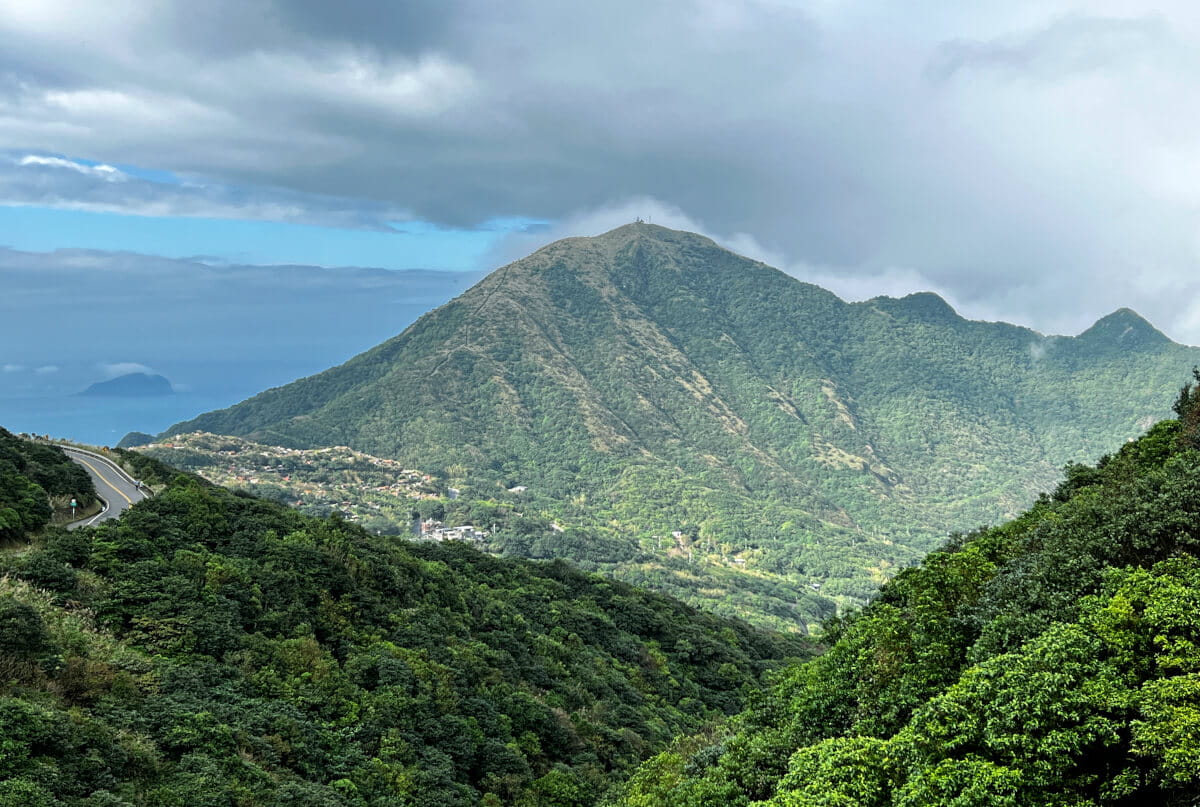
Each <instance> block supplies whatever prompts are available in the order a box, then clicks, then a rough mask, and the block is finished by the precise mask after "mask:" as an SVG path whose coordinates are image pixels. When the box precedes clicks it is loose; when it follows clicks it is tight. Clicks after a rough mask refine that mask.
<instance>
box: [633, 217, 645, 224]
mask: <svg viewBox="0 0 1200 807" xmlns="http://www.w3.org/2000/svg"><path fill="white" fill-rule="evenodd" d="M633 223H634V224H645V222H644V221H642V217H641V216H638V217H637V218H636V219H634V220H633Z"/></svg>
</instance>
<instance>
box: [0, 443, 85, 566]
mask: <svg viewBox="0 0 1200 807" xmlns="http://www.w3.org/2000/svg"><path fill="white" fill-rule="evenodd" d="M95 498H96V489H95V487H93V485H92V480H91V477H89V476H88V475H87V472H86V471H84V470H83V468H81V467H79V466H78V465H76V464H75V463H73V462H71V460H69V459H67V456H66V455H65V454H64V453H63V452H62V451H60V450H59V449H58V448H55V447H54V446H49V445H43V444H39V443H34V442H32V441H30V440H23V439H21V438H19V437H17V436H15V435H13V434H12V433H10V432H8V431H6V430H5V429H0V546H3V545H4V544H7V543H12V542H15V541H21V540H23V539H24V538H25V537H26V535H28V534H29V533H31V532H34V531H36V530H39V529H41V528H42V527H43V526H45V525H46V524H47V523H48V522H49V521H50V519H51V516H52V515H54V513H55V510H60V511H64V512H65V513H66V517H68V518H69V516H70V501H71V499H76V500H77V501H78V502H79V503H80V505H81V506H82V507H83V508H87V507H88V506H89V505H91V503H92V502H93V501H95Z"/></svg>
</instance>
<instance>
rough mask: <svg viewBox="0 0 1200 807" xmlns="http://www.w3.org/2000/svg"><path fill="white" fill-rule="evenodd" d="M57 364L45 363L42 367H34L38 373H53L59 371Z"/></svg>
mask: <svg viewBox="0 0 1200 807" xmlns="http://www.w3.org/2000/svg"><path fill="white" fill-rule="evenodd" d="M58 369H59V368H58V365H57V364H43V365H42V366H41V367H37V368H34V371H33V372H34V373H35V374H36V375H53V374H54V373H57V372H58Z"/></svg>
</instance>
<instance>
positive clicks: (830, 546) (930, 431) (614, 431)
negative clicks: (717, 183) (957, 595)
mask: <svg viewBox="0 0 1200 807" xmlns="http://www.w3.org/2000/svg"><path fill="white" fill-rule="evenodd" d="M1114 318H1115V319H1114ZM1138 323H1142V324H1140V325H1139V324H1138ZM1100 342H1104V343H1105V344H1108V345H1113V344H1115V345H1117V346H1119V348H1120V349H1111V348H1105V349H1098V347H1097V344H1098V343H1100ZM1134 348H1136V349H1134ZM1198 362H1200V351H1198V350H1196V349H1193V348H1186V347H1183V346H1180V345H1177V344H1174V343H1172V342H1170V341H1169V340H1167V339H1166V338H1165V337H1162V335H1161V334H1159V333H1158V332H1157V331H1155V330H1154V329H1153V328H1152V327H1151V326H1149V324H1148V323H1144V320H1141V319H1140V318H1137V317H1136V315H1135V314H1133V313H1132V312H1117V313H1116V314H1114V315H1112V316H1111V317H1107V318H1105V319H1104V320H1101V322H1099V323H1097V325H1096V326H1095V327H1094V328H1092V329H1091V330H1089V331H1088V332H1086V333H1085V334H1083V335H1081V336H1080V337H1078V338H1071V337H1045V336H1043V335H1041V334H1038V333H1036V332H1034V331H1031V330H1029V329H1027V328H1021V327H1017V326H1014V325H1008V324H1004V323H984V322H973V321H969V320H965V319H963V318H961V317H960V316H959V315H958V314H957V313H955V312H954V310H953V309H952V308H951V307H950V306H949V305H948V304H946V303H945V301H943V300H942V299H941V298H939V297H937V296H936V295H932V294H917V295H910V296H909V297H905V298H903V299H900V300H895V299H891V298H886V297H881V298H876V299H873V300H868V301H866V302H863V303H847V302H844V301H843V300H841V299H839V298H838V297H836V296H835V295H834V294H832V293H830V292H828V291H826V290H824V289H821V288H819V287H817V286H814V285H811V284H808V283H803V282H801V281H799V280H797V279H795V278H793V277H791V276H789V275H786V274H784V273H783V272H780V271H778V270H776V269H773V268H771V267H769V266H767V265H765V264H763V263H760V262H757V261H753V260H749V259H747V258H744V257H741V256H739V255H736V254H734V253H733V252H730V251H728V250H726V249H723V248H722V247H720V246H718V245H717V244H715V243H714V242H713V241H711V240H709V239H707V238H704V237H703V236H699V235H696V234H693V233H686V232H678V231H674V230H670V229H667V228H664V227H658V226H654V225H650V224H643V223H637V224H629V225H626V226H623V227H620V228H618V229H616V230H613V231H611V232H608V233H605V234H603V235H600V236H597V237H594V238H568V239H565V240H563V241H558V242H556V243H553V244H550V245H548V246H546V247H544V248H542V249H540V250H538V251H537V252H535V253H533V254H532V255H530V256H528V257H527V258H524V259H522V260H519V261H516V262H514V263H511V264H509V265H508V266H505V267H503V268H501V269H498V270H497V271H495V272H493V273H492V274H491V275H489V276H488V277H487V278H485V279H484V280H483V281H481V282H480V283H479V284H477V285H476V286H474V287H473V288H471V289H470V290H469V291H467V292H466V293H464V294H463V295H461V296H460V297H458V298H457V299H455V300H453V301H451V302H450V303H447V304H446V305H444V306H442V307H441V308H438V309H436V310H434V311H431V312H430V313H428V314H426V315H425V316H424V317H422V318H421V319H419V320H418V321H417V322H415V323H414V324H413V325H412V326H411V327H409V328H408V329H407V330H406V331H404V332H403V333H402V334H400V335H399V336H397V337H395V338H394V339H391V340H389V341H387V342H385V343H383V344H381V345H379V346H378V347H376V348H374V349H372V350H370V351H367V352H366V353H363V354H362V355H360V356H357V357H355V358H353V359H351V360H350V361H348V362H346V363H345V364H343V365H341V366H339V367H335V368H333V369H331V370H328V371H326V372H324V373H321V374H319V375H316V376H312V377H310V378H305V379H302V380H300V381H297V382H294V383H292V384H289V385H287V386H285V387H281V388H277V389H272V390H268V391H267V392H264V393H262V394H260V395H258V396H256V397H254V398H252V399H250V400H248V401H246V402H244V403H241V404H239V405H237V406H234V407H232V408H230V409H226V410H222V411H219V412H213V413H210V414H206V415H202V416H201V417H199V418H196V419H195V420H192V421H188V422H186V423H181V424H178V425H177V426H175V427H173V428H172V429H171V430H170V432H169V433H178V432H184V431H194V430H203V431H209V432H215V433H224V434H234V435H241V436H246V437H250V438H252V439H255V440H258V441H260V442H268V443H275V444H280V445H287V446H294V447H313V446H322V445H334V444H344V445H349V446H352V447H354V448H358V449H361V450H364V451H367V452H369V453H371V454H375V455H379V456H385V457H393V458H396V459H399V460H401V461H402V462H404V463H406V464H408V465H409V467H416V468H424V469H429V470H434V471H438V472H441V473H443V474H445V475H446V476H447V477H448V478H449V479H450V480H452V482H453V483H454V484H455V485H456V487H458V488H459V489H461V490H464V491H474V492H475V493H476V494H478V495H479V496H481V497H490V496H493V495H498V494H502V493H503V491H504V489H507V488H509V487H514V486H521V487H525V488H527V489H528V491H529V494H528V495H529V496H541V497H543V498H542V499H540V501H542V502H543V503H544V504H545V506H547V507H551V508H558V512H559V513H562V514H567V515H569V516H570V517H571V518H573V519H575V520H576V522H577V523H578V520H586V519H592V520H593V521H594V523H598V524H603V525H606V528H609V529H612V530H615V531H616V532H617V533H618V534H620V535H623V536H626V537H628V538H629V539H630V540H638V541H640V542H641V545H642V547H643V548H646V547H648V546H651V547H656V548H661V550H662V551H664V552H667V553H668V554H669V553H672V552H675V553H679V552H682V553H685V554H686V556H687V557H694V555H695V553H696V551H697V549H698V548H701V549H704V550H705V553H706V555H707V556H711V557H714V558H720V559H723V560H720V561H717V560H714V562H725V563H733V562H734V561H736V562H737V564H738V568H739V569H740V568H755V567H757V568H759V569H761V570H770V571H773V572H778V573H780V574H787V575H793V576H798V577H799V578H801V579H805V580H810V579H811V580H817V581H823V585H824V586H825V588H824V589H823V592H824V593H834V594H844V595H847V596H856V597H857V596H864V595H865V594H866V593H867V592H869V591H870V590H872V588H873V586H874V584H875V583H874V582H872V578H874V579H876V580H877V579H882V577H884V576H886V575H887V574H888V571H887V570H888V568H889V567H895V566H897V565H901V564H906V563H908V562H910V561H912V560H914V559H915V558H916V557H918V556H919V554H920V552H921V551H923V550H925V549H928V548H929V547H930V546H931V544H933V543H934V542H935V541H938V540H940V539H941V537H942V536H944V534H945V531H946V530H949V529H960V528H966V527H970V526H973V525H975V524H978V523H982V522H984V521H990V520H994V519H997V518H1000V517H1002V516H1005V515H1010V514H1012V513H1015V512H1017V511H1019V509H1020V508H1022V507H1024V506H1025V505H1027V504H1028V503H1029V501H1030V500H1031V499H1032V498H1033V496H1034V495H1035V494H1036V493H1037V492H1039V491H1041V490H1044V489H1046V488H1047V487H1049V486H1050V484H1051V483H1052V482H1053V480H1054V479H1055V478H1056V477H1057V475H1058V469H1059V468H1061V467H1062V465H1063V464H1064V463H1067V462H1072V461H1082V460H1086V459H1091V458H1094V457H1096V456H1098V455H1099V454H1100V453H1101V452H1103V451H1104V450H1105V449H1106V448H1107V447H1109V446H1111V445H1113V444H1116V443H1119V442H1121V441H1123V440H1125V439H1126V438H1128V437H1132V436H1134V435H1135V434H1137V433H1139V432H1140V431H1141V430H1142V429H1144V428H1145V427H1146V425H1148V424H1149V423H1151V422H1153V421H1154V420H1155V419H1157V418H1160V417H1163V416H1165V415H1167V414H1168V413H1169V409H1170V403H1171V398H1172V394H1173V391H1174V390H1175V389H1176V388H1177V387H1178V383H1179V380H1180V379H1181V378H1184V377H1185V376H1186V374H1187V372H1188V370H1189V369H1190V368H1191V367H1192V365H1194V364H1196V363H1198ZM667 535H674V536H675V537H674V539H665V540H664V539H663V536H667Z"/></svg>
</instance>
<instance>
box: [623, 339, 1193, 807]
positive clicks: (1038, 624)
mask: <svg viewBox="0 0 1200 807" xmlns="http://www.w3.org/2000/svg"><path fill="white" fill-rule="evenodd" d="M1116 332H1117V333H1118V334H1123V333H1126V331H1125V330H1124V326H1122V327H1121V328H1120V329H1119V330H1117V331H1116ZM1179 410H1180V414H1181V415H1182V418H1181V422H1178V421H1175V420H1168V421H1162V422H1160V423H1159V424H1158V425H1156V426H1155V427H1154V428H1153V429H1151V430H1150V432H1149V433H1148V434H1146V435H1145V436H1144V437H1142V438H1141V439H1139V440H1137V441H1136V442H1132V443H1128V444H1126V445H1125V446H1123V447H1122V448H1121V450H1120V451H1118V452H1116V453H1115V454H1113V455H1111V456H1107V457H1104V458H1103V459H1102V460H1101V461H1100V462H1099V463H1098V464H1097V465H1096V466H1095V467H1085V466H1077V467H1075V468H1073V469H1072V471H1071V472H1070V473H1069V474H1068V476H1067V479H1066V480H1065V481H1064V482H1063V484H1062V485H1060V486H1059V488H1058V489H1057V490H1056V491H1055V492H1054V494H1053V495H1052V496H1051V495H1047V496H1043V497H1041V498H1040V499H1039V500H1038V502H1037V503H1036V504H1035V505H1034V506H1033V508H1032V509H1030V510H1029V511H1027V512H1025V513H1024V514H1022V515H1021V516H1020V517H1019V518H1017V519H1015V520H1014V521H1011V522H1009V523H1007V524H1004V525H1002V526H999V527H996V528H994V529H989V530H981V531H979V532H977V533H974V534H972V535H970V536H966V537H962V538H960V539H959V540H956V541H954V542H952V543H951V544H950V545H948V546H946V547H944V548H943V549H941V550H940V551H937V552H934V553H933V554H931V555H929V557H927V558H926V559H925V561H924V562H923V563H922V564H921V566H920V567H918V568H914V569H908V570H905V571H904V572H902V573H901V574H899V575H897V577H896V578H895V579H894V580H892V581H891V582H890V583H888V584H887V585H886V586H885V587H884V588H883V590H882V591H881V592H880V594H879V596H878V597H877V598H876V599H875V600H874V601H873V602H872V603H871V604H870V605H869V606H868V607H866V608H865V609H863V611H862V612H861V613H858V614H856V615H854V617H853V618H851V619H848V620H845V621H843V622H841V623H840V624H837V625H835V626H833V630H832V631H831V632H830V634H829V635H828V636H827V639H828V640H829V641H831V642H832V646H831V647H830V649H829V651H828V652H827V653H825V654H824V655H822V656H821V657H820V658H819V659H816V660H814V661H811V662H808V663H806V664H802V665H797V666H794V667H792V668H790V669H789V670H787V671H786V672H785V673H783V674H780V675H777V676H776V677H775V678H774V681H773V683H772V685H771V686H770V688H769V689H768V690H767V691H765V692H761V693H759V694H758V697H756V698H755V699H754V702H753V705H752V706H751V708H750V709H748V710H747V711H745V712H743V713H742V714H741V715H739V716H737V717H736V718H734V719H733V720H730V721H727V722H726V723H725V724H724V725H723V726H720V727H717V728H714V729H710V730H708V731H705V732H703V733H699V734H697V735H694V736H692V737H690V738H685V739H681V740H680V741H678V742H677V743H675V745H674V746H673V747H672V748H671V749H670V750H669V751H668V752H665V753H663V754H661V755H659V756H658V757H656V758H655V759H654V760H653V761H651V762H650V763H647V764H646V765H645V766H643V768H642V769H641V770H640V771H639V772H638V773H637V774H635V775H634V776H633V777H632V778H631V780H630V782H629V783H628V785H627V786H626V788H625V792H624V793H623V794H622V795H621V796H620V797H619V798H616V799H614V800H612V801H611V802H610V803H611V804H613V805H623V806H624V807H634V805H649V804H653V805H662V807H671V806H672V805H680V806H681V807H682V805H695V804H721V805H728V807H746V805H750V804H754V805H760V807H800V805H805V806H806V807H807V806H808V805H812V807H816V805H835V804H836V805H857V806H858V807H901V805H926V804H929V805H933V804H939V805H942V804H945V805H950V804H953V805H980V806H981V807H982V806H983V805H996V806H997V807H998V805H1047V806H1048V805H1066V804H1072V805H1079V807H1084V806H1085V805H1086V806H1087V807H1117V806H1118V805H1137V804H1155V805H1164V806H1165V807H1183V805H1193V804H1196V803H1197V797H1198V796H1200V746H1198V745H1197V742H1196V737H1197V735H1198V734H1200V711H1197V702H1198V700H1197V674H1198V671H1200V559H1198V557H1197V555H1198V553H1200V451H1197V447H1198V446H1200V439H1198V430H1197V429H1196V425H1197V424H1198V423H1200V392H1198V391H1197V390H1196V388H1194V387H1193V388H1191V389H1189V390H1188V394H1187V395H1184V396H1181V397H1180V406H1179ZM1181 424H1182V427H1181Z"/></svg>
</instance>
